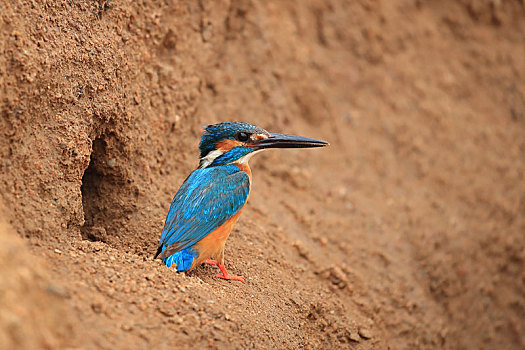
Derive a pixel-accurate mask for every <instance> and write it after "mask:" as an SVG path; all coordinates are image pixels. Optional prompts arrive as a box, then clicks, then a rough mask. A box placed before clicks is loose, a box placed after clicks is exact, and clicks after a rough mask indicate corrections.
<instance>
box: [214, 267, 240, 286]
mask: <svg viewBox="0 0 525 350" xmlns="http://www.w3.org/2000/svg"><path fill="white" fill-rule="evenodd" d="M217 266H218V267H219V269H220V270H221V272H222V275H221V274H218V275H216V276H215V277H217V278H221V279H223V280H231V281H241V282H242V283H244V277H242V276H235V275H230V274H229V273H228V271H226V267H224V265H223V264H217Z"/></svg>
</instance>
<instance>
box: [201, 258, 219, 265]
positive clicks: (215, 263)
mask: <svg viewBox="0 0 525 350" xmlns="http://www.w3.org/2000/svg"><path fill="white" fill-rule="evenodd" d="M204 263H205V264H208V265H219V263H218V262H217V260H212V259H206V260H204Z"/></svg>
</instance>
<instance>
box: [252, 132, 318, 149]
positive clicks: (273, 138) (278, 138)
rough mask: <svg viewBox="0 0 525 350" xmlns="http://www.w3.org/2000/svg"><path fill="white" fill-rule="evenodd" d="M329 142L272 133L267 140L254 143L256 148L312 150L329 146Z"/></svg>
mask: <svg viewBox="0 0 525 350" xmlns="http://www.w3.org/2000/svg"><path fill="white" fill-rule="evenodd" d="M327 145H328V142H325V141H321V140H316V139H312V138H309V137H304V136H295V135H286V134H277V133H270V137H268V138H267V139H260V140H257V141H256V142H254V143H253V146H254V147H256V148H260V149H263V148H310V147H323V146H327Z"/></svg>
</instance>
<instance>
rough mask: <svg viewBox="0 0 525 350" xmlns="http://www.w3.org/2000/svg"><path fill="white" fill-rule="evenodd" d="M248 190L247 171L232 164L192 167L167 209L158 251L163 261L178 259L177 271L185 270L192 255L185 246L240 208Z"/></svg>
mask: <svg viewBox="0 0 525 350" xmlns="http://www.w3.org/2000/svg"><path fill="white" fill-rule="evenodd" d="M249 190H250V178H249V176H248V174H246V173H245V172H244V171H241V170H240V169H239V168H238V167H237V166H235V165H233V164H229V165H223V166H219V167H209V168H203V169H197V170H195V171H193V172H192V173H191V174H190V176H189V177H188V178H187V179H186V181H184V183H183V184H182V186H181V188H180V189H179V191H178V192H177V194H176V195H175V197H174V198H173V201H172V203H171V206H170V209H169V211H168V215H167V217H166V222H165V224H164V229H163V230H162V235H161V239H160V244H159V251H158V254H160V256H161V258H162V259H165V260H163V261H164V262H165V263H166V264H168V263H170V265H169V266H171V264H173V263H174V262H175V263H177V271H186V270H188V269H189V268H190V267H191V263H189V266H187V265H188V264H187V261H188V260H190V259H191V262H193V258H194V257H195V255H192V252H194V251H188V250H187V249H186V248H192V247H194V245H195V244H196V243H197V242H198V241H200V240H201V239H202V238H204V237H205V236H206V235H208V234H209V233H211V232H213V231H214V230H215V229H216V228H217V227H219V226H221V225H222V224H223V223H225V222H226V220H228V219H229V218H231V217H232V216H233V215H235V214H236V213H237V212H238V211H239V210H241V208H242V207H243V206H244V203H245V202H246V200H247V198H248V194H249ZM182 252H184V253H182ZM176 253H179V254H178V255H177V256H176V257H174V258H172V259H169V257H170V256H173V254H176ZM166 258H168V259H166ZM185 267H187V268H185Z"/></svg>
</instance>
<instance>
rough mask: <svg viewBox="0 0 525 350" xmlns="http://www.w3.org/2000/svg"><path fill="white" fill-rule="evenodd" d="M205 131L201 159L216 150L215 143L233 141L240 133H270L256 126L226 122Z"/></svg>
mask: <svg viewBox="0 0 525 350" xmlns="http://www.w3.org/2000/svg"><path fill="white" fill-rule="evenodd" d="M204 131H205V132H204V134H203V135H202V137H201V142H200V144H199V150H200V151H201V158H202V157H204V156H205V155H206V154H208V152H211V151H213V150H215V142H217V141H218V140H233V139H235V135H236V134H237V132H239V131H244V132H249V133H261V134H267V133H268V132H267V131H266V130H264V129H261V128H260V127H258V126H256V125H252V124H248V123H243V122H226V123H219V124H214V125H208V126H207V127H206V128H205V129H204ZM252 151H253V149H252Z"/></svg>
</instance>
